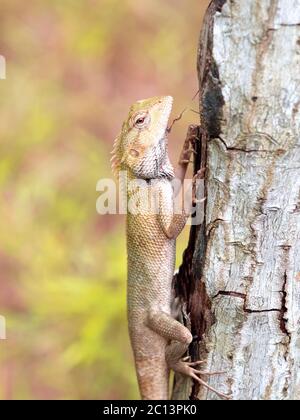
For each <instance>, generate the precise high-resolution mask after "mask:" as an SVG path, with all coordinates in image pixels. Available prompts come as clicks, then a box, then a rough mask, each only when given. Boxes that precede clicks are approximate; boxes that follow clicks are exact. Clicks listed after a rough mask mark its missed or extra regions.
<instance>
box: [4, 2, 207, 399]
mask: <svg viewBox="0 0 300 420" xmlns="http://www.w3.org/2000/svg"><path fill="white" fill-rule="evenodd" d="M208 3H209V0H188V1H182V0H142V1H139V2H137V1H134V0H125V1H124V0H123V1H120V0H72V1H71V0H51V1H50V0H29V1H27V2H25V1H23V0H1V3H0V54H1V55H3V56H5V58H6V61H7V78H6V80H0V115H1V117H0V199H1V206H0V232H1V233H0V315H3V316H5V317H6V321H7V340H5V341H4V340H3V341H0V398H1V399H29V398H30V399H90V398H93V399H134V398H137V397H138V392H137V386H136V380H135V374H134V368H133V360H132V355H131V350H130V346H129V340H128V334H127V324H126V254H125V235H124V218H123V217H121V216H100V215H97V213H96V209H95V204H96V199H97V192H96V183H97V180H98V179H99V178H102V177H111V171H110V165H109V160H110V154H109V153H110V150H111V148H112V143H113V140H114V137H115V136H116V135H117V134H118V131H119V130H120V127H121V123H122V121H123V119H124V118H125V116H126V114H127V111H128V108H129V106H130V104H131V103H132V102H134V101H136V100H137V99H142V98H145V97H150V96H154V95H164V94H170V95H172V96H174V98H175V106H174V112H173V114H174V117H175V116H176V115H177V114H178V113H180V112H181V111H182V109H183V108H184V107H186V106H194V108H197V104H196V103H194V105H193V104H191V102H190V101H191V98H192V97H193V96H194V94H195V93H196V92H197V89H198V87H197V76H196V70H195V67H196V50H197V42H198V36H199V30H200V27H201V22H202V18H203V14H204V12H205V9H206V7H207V5H208ZM197 120H198V116H197V115H196V114H194V113H192V112H187V113H186V114H185V115H184V118H182V120H181V121H180V122H178V123H177V124H176V126H175V127H174V130H173V131H172V135H171V139H170V148H171V157H172V159H173V160H174V159H175V158H176V155H177V154H178V151H179V147H180V144H181V142H182V140H183V136H184V134H185V131H186V126H187V124H189V123H192V122H197ZM187 233H188V232H187V229H186V231H185V232H184V233H183V235H182V236H181V239H180V241H179V246H178V263H179V262H180V256H181V254H182V251H183V249H184V247H185V245H186V241H187Z"/></svg>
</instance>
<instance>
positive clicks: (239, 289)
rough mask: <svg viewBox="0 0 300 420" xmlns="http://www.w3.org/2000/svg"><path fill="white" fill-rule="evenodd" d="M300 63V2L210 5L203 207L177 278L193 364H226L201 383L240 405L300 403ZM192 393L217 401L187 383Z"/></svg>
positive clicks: (204, 55) (201, 71)
mask: <svg viewBox="0 0 300 420" xmlns="http://www.w3.org/2000/svg"><path fill="white" fill-rule="evenodd" d="M299 69H300V2H299V0H265V1H260V0H252V1H248V0H239V1H233V0H227V1H226V0H215V1H213V2H212V3H211V5H210V7H209V9H208V11H207V14H206V18H205V24H204V28H203V31H202V35H201V39H200V46H199V56H198V75H199V83H200V110H201V125H202V131H201V133H202V134H201V137H202V146H201V148H202V163H201V165H202V166H207V174H206V182H205V190H206V195H207V202H206V206H205V207H206V208H205V218H204V223H203V226H202V228H199V227H198V228H194V227H193V228H192V230H193V229H194V230H193V231H192V233H191V237H192V236H193V238H194V239H193V241H192V243H191V242H190V245H189V249H188V251H187V253H188V255H189V258H188V259H185V260H184V263H183V267H182V268H181V271H180V272H179V276H178V278H177V284H179V285H180V284H189V285H191V284H192V287H190V286H189V292H188V293H187V295H186V299H187V302H188V309H189V311H190V313H191V322H192V332H193V335H195V336H196V337H197V340H196V342H195V343H194V344H193V346H192V347H191V354H192V356H193V359H197V358H199V355H200V356H202V358H203V357H205V358H206V359H207V361H208V363H207V369H208V370H211V371H224V370H225V371H228V375H226V376H225V377H222V376H216V377H212V378H211V379H210V380H209V383H210V385H212V386H213V387H214V388H217V389H218V390H220V391H223V392H227V393H232V394H233V398H234V399H236V400H256V399H258V400H284V399H287V400H291V399H299V398H300V376H299V375H298V370H299V368H300V71H299ZM197 165H198V167H196V168H195V169H198V168H199V166H200V163H199V162H198V164H197ZM197 165H196V166H197ZM184 271H185V272H186V273H189V277H187V276H185V277H184V276H182V273H183V272H184ZM179 289H180V287H179ZM180 290H182V286H181V289H180ZM180 290H179V294H180ZM190 398H199V399H209V400H212V399H218V397H217V396H216V395H215V394H213V393H211V392H207V390H205V389H204V388H203V389H200V390H198V389H197V388H196V387H195V386H194V388H193V393H192V395H190Z"/></svg>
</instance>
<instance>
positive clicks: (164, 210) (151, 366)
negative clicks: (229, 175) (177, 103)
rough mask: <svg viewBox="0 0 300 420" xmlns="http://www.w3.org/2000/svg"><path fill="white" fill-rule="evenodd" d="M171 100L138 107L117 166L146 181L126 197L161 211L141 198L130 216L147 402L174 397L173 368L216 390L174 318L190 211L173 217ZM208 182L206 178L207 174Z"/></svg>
mask: <svg viewBox="0 0 300 420" xmlns="http://www.w3.org/2000/svg"><path fill="white" fill-rule="evenodd" d="M172 103H173V99H172V97H170V96H165V97H155V98H151V99H147V100H142V101H138V102H137V103H135V104H134V105H133V106H132V107H131V108H130V111H129V115H128V118H127V119H126V121H125V122H124V123H123V127H122V131H121V134H120V135H119V136H118V138H117V139H116V141H115V145H114V149H113V158H112V162H113V164H112V166H113V170H114V172H115V173H118V172H119V171H120V170H122V171H127V176H128V180H129V181H131V180H134V179H140V180H144V182H143V183H139V184H138V185H135V187H133V188H128V187H127V191H126V192H127V198H128V199H129V200H130V199H131V198H133V196H134V194H136V193H137V191H139V192H143V193H144V197H148V196H149V193H150V194H151V196H153V195H154V196H155V197H156V207H155V210H156V211H148V210H147V209H149V207H147V206H144V207H145V208H143V204H144V203H143V202H142V201H143V200H140V201H139V202H138V204H137V207H140V210H141V211H140V212H134V214H133V213H130V212H129V213H128V215H127V253H128V288H127V301H128V323H129V333H130V338H131V343H132V348H133V352H134V358H135V365H136V372H137V378H138V383H139V388H140V393H141V397H142V399H151V400H159V399H162V400H164V399H168V398H169V373H170V369H173V370H174V371H175V372H179V373H181V374H184V375H188V376H189V377H191V378H193V379H194V380H195V381H198V382H199V383H200V384H201V385H203V386H205V387H207V388H208V389H210V390H212V391H214V392H216V393H217V394H218V395H219V396H221V397H223V398H227V397H228V396H227V395H224V394H222V393H220V392H218V391H216V390H214V389H212V388H211V387H210V386H209V385H208V384H207V383H206V382H205V381H204V380H203V379H202V378H201V376H203V375H209V374H210V375H211V374H219V373H223V372H215V373H208V372H204V371H201V370H198V369H196V367H197V366H199V365H200V364H201V363H203V362H201V361H198V362H188V361H185V359H183V356H184V355H185V353H186V351H187V349H188V347H189V344H190V343H191V342H192V339H193V337H192V335H191V333H190V331H189V329H188V328H186V327H185V326H184V325H182V324H181V323H179V322H178V321H177V320H175V319H174V317H173V316H172V314H171V304H172V300H173V296H174V295H173V292H172V278H173V273H174V269H175V252H176V238H177V236H178V235H179V233H180V232H181V231H182V229H183V228H184V226H185V224H186V221H187V218H188V217H189V212H187V213H186V212H185V211H184V210H183V211H182V212H181V213H180V214H175V213H174V195H175V192H174V189H173V186H172V182H171V181H172V179H173V178H174V176H175V173H174V170H173V167H172V165H171V163H170V160H169V157H168V147H167V132H168V130H167V127H168V121H169V117H170V113H171V110H172ZM192 130H193V128H190V129H189V132H188V136H187V139H186V141H185V143H184V146H183V150H182V153H181V156H180V160H179V165H178V170H177V171H176V176H177V178H179V179H180V182H181V183H182V182H183V180H184V178H185V174H186V171H187V167H188V162H189V160H190V156H191V153H192V151H191V147H190V134H191V132H192ZM201 175H202V176H203V172H202V173H201V174H200V176H201Z"/></svg>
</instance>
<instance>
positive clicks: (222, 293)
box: [213, 290, 281, 314]
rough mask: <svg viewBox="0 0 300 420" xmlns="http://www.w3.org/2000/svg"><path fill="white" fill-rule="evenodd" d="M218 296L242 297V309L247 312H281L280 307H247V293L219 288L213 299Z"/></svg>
mask: <svg viewBox="0 0 300 420" xmlns="http://www.w3.org/2000/svg"><path fill="white" fill-rule="evenodd" d="M219 296H230V297H236V298H238V299H243V301H244V305H243V311H244V312H246V313H247V314H261V313H267V312H279V313H280V312H281V309H276V308H272V309H249V308H247V294H246V293H239V292H234V291H226V290H220V291H219V292H218V293H217V294H216V295H215V296H214V297H213V299H216V298H217V297H219Z"/></svg>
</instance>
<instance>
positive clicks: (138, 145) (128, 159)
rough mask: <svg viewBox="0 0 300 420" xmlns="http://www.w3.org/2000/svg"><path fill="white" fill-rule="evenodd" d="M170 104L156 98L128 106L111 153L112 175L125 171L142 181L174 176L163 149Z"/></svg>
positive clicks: (165, 148) (169, 100) (169, 97)
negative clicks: (127, 111) (125, 117)
mask: <svg viewBox="0 0 300 420" xmlns="http://www.w3.org/2000/svg"><path fill="white" fill-rule="evenodd" d="M172 104H173V98H172V97H171V96H160V97H154V98H150V99H145V100H141V101H138V102H136V103H135V104H133V105H132V107H131V108H130V111H129V115H128V118H127V119H126V120H125V121H124V123H123V126H122V131H121V133H120V135H119V136H118V137H117V139H116V141H115V144H114V149H113V152H112V153H113V158H112V167H113V170H114V172H115V173H116V174H117V173H118V171H120V170H127V171H129V172H130V173H131V174H132V175H133V176H134V177H136V178H142V179H154V178H158V177H168V178H170V177H173V176H174V175H173V168H172V165H171V163H170V161H169V158H168V150H167V127H168V121H169V117H170V113H171V110H172Z"/></svg>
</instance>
